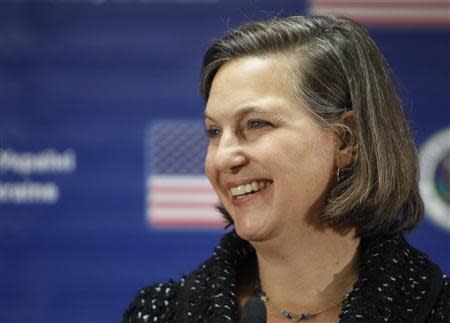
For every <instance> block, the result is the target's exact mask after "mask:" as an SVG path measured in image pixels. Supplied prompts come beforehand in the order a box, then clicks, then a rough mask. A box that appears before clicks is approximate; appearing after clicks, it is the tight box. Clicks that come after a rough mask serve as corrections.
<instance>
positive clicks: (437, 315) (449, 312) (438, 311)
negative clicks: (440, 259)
mask: <svg viewBox="0 0 450 323" xmlns="http://www.w3.org/2000/svg"><path fill="white" fill-rule="evenodd" d="M449 322H450V278H449V277H446V276H445V275H444V279H443V283H442V288H441V292H440V294H439V296H438V298H437V300H436V302H435V304H434V306H433V309H432V310H431V312H430V315H429V317H428V319H427V323H449Z"/></svg>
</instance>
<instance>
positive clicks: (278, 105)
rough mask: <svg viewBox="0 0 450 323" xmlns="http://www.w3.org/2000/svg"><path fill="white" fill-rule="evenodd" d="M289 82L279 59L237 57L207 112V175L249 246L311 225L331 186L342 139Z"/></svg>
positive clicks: (223, 72) (220, 78)
mask: <svg viewBox="0 0 450 323" xmlns="http://www.w3.org/2000/svg"><path fill="white" fill-rule="evenodd" d="M290 77H291V75H290V66H289V62H288V60H287V58H285V57H284V56H281V55H279V56H273V57H246V58H239V59H235V60H233V61H231V62H228V63H226V64H225V65H223V66H222V67H221V68H220V69H219V71H218V73H217V74H216V76H215V78H214V81H213V83H212V87H211V92H210V96H209V100H208V103H207V106H206V110H205V125H206V129H207V131H208V134H209V136H210V143H209V148H208V153H207V156H206V161H205V168H206V174H207V176H208V178H209V180H210V182H211V183H212V185H213V187H214V189H215V191H216V192H217V195H218V197H219V199H220V201H221V202H222V204H223V205H224V207H225V208H226V209H227V210H228V212H229V213H230V215H231V217H232V218H233V220H234V224H235V227H236V230H237V233H238V234H239V235H240V236H241V237H242V238H244V239H247V240H250V241H255V242H256V241H263V240H267V239H271V238H274V237H275V236H277V235H280V234H285V233H287V231H292V230H294V231H296V230H297V233H298V230H301V229H302V228H305V227H307V226H308V223H309V224H311V223H312V222H314V220H313V221H311V219H317V216H318V214H319V213H320V212H321V211H322V209H323V207H324V203H325V199H326V195H327V193H328V191H329V187H330V185H331V184H332V182H333V181H334V176H335V175H334V174H335V169H336V167H335V155H336V151H337V148H338V145H339V141H338V140H337V138H336V136H335V135H334V132H333V131H332V130H331V129H326V128H323V127H320V126H319V125H318V124H317V123H316V122H314V121H313V119H312V117H311V116H310V115H309V113H308V112H307V111H306V109H305V108H304V106H302V103H301V102H299V100H298V99H296V98H295V97H294V95H293V92H292V86H291V84H290ZM308 219H309V220H308Z"/></svg>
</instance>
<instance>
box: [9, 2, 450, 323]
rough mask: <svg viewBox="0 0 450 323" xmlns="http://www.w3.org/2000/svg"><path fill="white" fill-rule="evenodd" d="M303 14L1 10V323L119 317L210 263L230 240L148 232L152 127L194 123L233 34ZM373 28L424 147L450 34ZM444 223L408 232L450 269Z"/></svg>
mask: <svg viewBox="0 0 450 323" xmlns="http://www.w3.org/2000/svg"><path fill="white" fill-rule="evenodd" d="M307 9H308V4H307V3H305V2H302V1H293V0H290V1H288V0H283V1H255V0H254V1H237V0H236V1H213V0H210V1H208V0H203V1H194V0H193V1H151V0H147V1H128V0H121V1H119V0H117V1H102V0H92V1H87V0H85V1H83V0H79V1H76V0H71V1H69V0H67V1H63V0H61V1H56V0H55V1H42V2H40V1H31V0H30V1H27V0H21V1H18V0H17V1H13V0H3V1H1V2H0V162H1V164H0V322H117V321H119V319H120V317H121V314H122V312H123V310H124V308H125V307H126V306H127V305H128V303H129V302H130V301H131V299H132V297H133V296H134V294H135V293H136V292H137V290H138V289H139V288H140V287H142V286H144V285H147V284H149V283H151V282H155V281H161V280H167V279H168V278H170V277H174V278H177V277H179V276H180V275H181V274H182V273H187V272H189V271H191V270H192V269H193V268H194V267H195V266H196V265H198V264H199V263H200V262H201V261H202V260H204V259H205V258H206V257H208V255H209V254H210V253H211V250H212V248H213V247H214V245H215V244H216V242H217V240H218V239H219V237H220V236H221V234H222V233H223V230H221V229H217V228H208V227H206V228H205V227H202V228H198V229H195V228H190V229H183V227H181V228H178V229H157V228H155V227H152V226H151V225H149V224H148V218H147V212H148V210H147V183H146V181H147V176H148V172H149V168H151V166H149V165H148V157H147V156H148V150H149V149H151V147H150V146H151V144H149V141H148V140H147V135H148V129H149V125H151V124H152V123H154V122H158V120H184V119H186V120H200V118H201V116H202V113H203V103H202V102H201V100H200V98H199V95H198V78H199V69H200V65H201V58H202V54H203V52H204V50H205V49H206V48H207V46H208V44H209V43H210V42H211V40H212V39H214V38H215V37H218V36H220V35H222V34H223V33H224V32H225V31H226V30H227V28H229V26H235V25H236V24H238V23H239V22H242V21H244V20H247V19H249V18H261V17H270V16H273V15H274V14H281V15H287V14H299V13H306V12H307ZM369 31H370V33H371V35H372V36H373V38H374V39H375V41H376V42H377V43H378V44H379V46H380V47H381V49H382V51H383V52H384V54H385V56H386V57H387V60H388V61H389V63H390V65H391V67H392V69H393V70H394V72H395V74H396V76H397V79H398V81H399V88H400V92H401V93H402V96H403V97H404V98H405V105H406V110H407V114H408V117H409V119H410V120H411V123H412V127H413V129H414V134H415V136H416V142H417V145H418V147H419V148H420V147H422V146H423V145H424V144H425V143H426V142H427V141H428V140H430V138H432V136H433V135H434V134H435V133H437V132H439V131H441V130H442V129H445V128H446V127H448V126H449V125H450V94H449V92H450V88H449V85H450V75H449V74H450V61H449V57H450V30H449V28H448V26H447V27H445V26H444V27H436V26H435V27H429V26H428V27H414V28H413V27H405V26H403V27H402V26H396V27H395V28H389V26H376V27H372V28H369ZM180 136H182V134H181V135H180ZM444 146H445V143H444ZM447 159H448V157H447ZM444 162H445V160H444ZM444 166H445V165H444ZM436 176H438V177H439V176H441V175H439V174H437V175H436ZM442 176H444V175H442ZM442 176H441V177H442ZM441 177H439V178H438V179H437V180H439V181H441V182H442V180H441V179H442V178H444V177H445V176H444V177H442V178H441ZM444 179H445V178H444ZM443 183H444V193H445V192H447V193H448V182H446V181H445V180H444V182H443ZM445 185H447V186H445ZM443 199H444V200H445V201H446V203H447V204H446V205H447V206H448V196H447V197H445V196H444V197H443ZM448 211H449V209H448V208H447V209H444V210H443V211H441V213H442V212H444V214H441V218H442V217H443V218H445V217H448V223H450V214H449V213H450V212H448ZM446 212H447V213H446ZM444 222H445V221H444ZM449 227H450V225H449V226H447V227H445V223H444V225H442V221H441V224H437V222H436V221H433V220H432V218H431V217H427V219H426V220H425V221H424V223H423V225H422V226H421V227H420V228H419V229H418V230H417V231H415V232H414V233H412V234H410V235H409V236H408V239H409V240H410V241H411V242H412V243H413V244H414V245H415V246H417V247H418V248H420V249H421V250H423V251H424V252H426V253H427V254H428V255H429V256H430V257H431V258H432V259H433V260H434V261H436V262H437V263H439V264H440V265H441V266H442V267H443V268H444V270H445V271H446V272H450V228H449Z"/></svg>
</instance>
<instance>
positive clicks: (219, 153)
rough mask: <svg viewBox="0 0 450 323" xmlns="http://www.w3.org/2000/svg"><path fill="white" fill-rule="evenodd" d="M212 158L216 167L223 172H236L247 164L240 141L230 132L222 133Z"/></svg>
mask: <svg viewBox="0 0 450 323" xmlns="http://www.w3.org/2000/svg"><path fill="white" fill-rule="evenodd" d="M214 159H215V164H216V167H217V168H218V169H219V170H220V171H221V172H224V173H231V174H236V173H238V172H239V170H240V169H241V168H242V167H243V166H245V165H247V164H248V159H247V157H246V155H245V153H244V149H243V146H242V143H241V142H240V141H239V138H237V136H235V135H232V134H223V135H222V137H221V138H220V142H219V145H218V146H217V150H216V154H215V158H214Z"/></svg>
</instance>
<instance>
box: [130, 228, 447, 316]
mask: <svg viewBox="0 0 450 323" xmlns="http://www.w3.org/2000/svg"><path fill="white" fill-rule="evenodd" d="M252 253H254V250H253V248H252V247H251V246H250V244H249V243H248V242H246V241H244V240H242V239H240V238H239V237H238V236H237V235H236V234H235V233H234V232H232V233H229V234H227V235H225V236H224V237H223V239H222V241H221V243H220V244H219V246H217V248H216V250H215V252H214V255H213V256H212V257H211V258H210V259H209V260H207V261H206V262H205V263H204V264H203V265H202V266H200V267H199V268H198V269H197V270H196V271H194V272H193V273H191V274H190V275H189V276H187V277H184V278H182V279H181V280H180V281H177V282H173V281H170V282H168V283H165V284H158V285H153V286H150V287H147V288H144V289H143V290H141V291H140V292H139V293H138V295H137V296H136V299H135V300H134V302H133V303H132V304H131V305H130V307H129V308H128V310H127V311H126V312H125V314H124V318H123V322H126V323H130V322H149V323H150V322H180V323H181V322H183V323H187V322H205V323H220V322H227V323H229V322H239V308H238V300H237V295H236V290H237V288H236V286H237V277H236V276H237V275H236V274H237V268H238V267H239V265H240V264H242V261H243V260H245V259H246V258H247V257H249V255H250V254H252ZM340 322H341V323H352V322H364V323H375V322H377V323H378V322H380V323H385V322H394V323H419V322H426V323H450V280H449V278H447V277H446V276H445V275H443V274H442V272H441V271H440V269H439V268H438V267H437V266H436V265H435V264H433V263H432V262H431V261H430V260H428V259H427V258H426V257H425V256H424V255H423V254H421V253H420V252H419V251H417V250H416V249H414V248H412V247H411V246H410V245H409V244H408V243H407V242H406V240H405V239H404V238H403V236H402V235H397V236H393V237H378V238H371V239H364V240H363V241H362V242H361V256H360V271H359V278H358V281H357V282H356V283H355V285H354V287H353V290H352V292H351V293H350V295H349V297H348V300H347V302H346V305H345V306H344V308H343V311H342V314H341V316H340Z"/></svg>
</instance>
